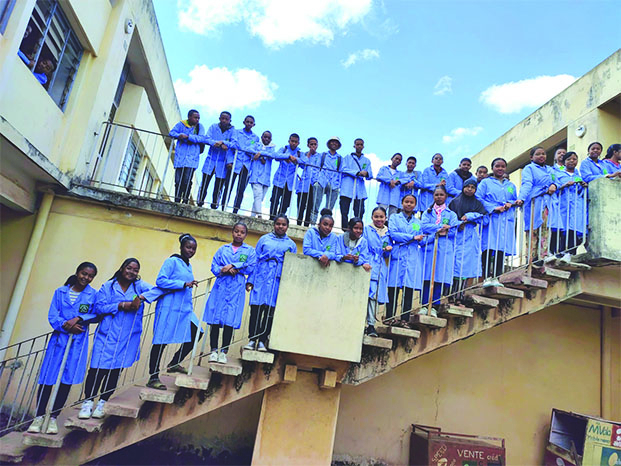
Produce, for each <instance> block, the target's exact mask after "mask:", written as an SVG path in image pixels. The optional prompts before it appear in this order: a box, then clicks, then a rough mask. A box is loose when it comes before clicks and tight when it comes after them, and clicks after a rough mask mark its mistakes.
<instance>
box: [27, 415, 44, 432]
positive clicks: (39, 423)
mask: <svg viewBox="0 0 621 466" xmlns="http://www.w3.org/2000/svg"><path fill="white" fill-rule="evenodd" d="M41 427H43V416H37V417H35V418H34V421H32V424H30V427H28V432H30V433H31V434H40V433H41Z"/></svg>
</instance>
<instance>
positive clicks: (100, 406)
mask: <svg viewBox="0 0 621 466" xmlns="http://www.w3.org/2000/svg"><path fill="white" fill-rule="evenodd" d="M105 406H106V400H99V401H98V402H97V406H96V407H95V411H93V416H92V417H94V418H95V419H101V418H103V417H104V416H105V415H106V412H105Z"/></svg>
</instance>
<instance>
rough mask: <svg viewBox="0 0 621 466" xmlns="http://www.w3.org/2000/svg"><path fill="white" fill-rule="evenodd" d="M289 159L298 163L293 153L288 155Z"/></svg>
mask: <svg viewBox="0 0 621 466" xmlns="http://www.w3.org/2000/svg"><path fill="white" fill-rule="evenodd" d="M289 161H290V162H292V163H294V164H296V165H297V163H298V159H297V158H296V157H295V156H293V155H290V156H289Z"/></svg>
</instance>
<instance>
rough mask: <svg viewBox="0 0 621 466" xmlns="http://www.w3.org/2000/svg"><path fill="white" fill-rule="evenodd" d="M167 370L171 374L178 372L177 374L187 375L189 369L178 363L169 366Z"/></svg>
mask: <svg viewBox="0 0 621 466" xmlns="http://www.w3.org/2000/svg"><path fill="white" fill-rule="evenodd" d="M167 372H168V373H169V374H174V373H175V372H176V373H177V374H186V375H187V373H188V370H187V369H186V368H185V367H183V366H182V365H181V364H177V365H175V366H169V367H168V369H167Z"/></svg>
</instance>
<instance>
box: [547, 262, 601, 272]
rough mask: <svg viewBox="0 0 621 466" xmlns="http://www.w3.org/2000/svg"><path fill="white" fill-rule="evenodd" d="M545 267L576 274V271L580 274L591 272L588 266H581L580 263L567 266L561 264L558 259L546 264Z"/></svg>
mask: <svg viewBox="0 0 621 466" xmlns="http://www.w3.org/2000/svg"><path fill="white" fill-rule="evenodd" d="M546 265H547V266H549V267H552V268H555V269H558V270H565V271H569V272H578V271H580V272H581V271H583V270H591V266H590V265H587V264H581V263H580V262H570V263H569V264H568V263H566V262H561V261H560V260H558V259H557V260H555V261H552V262H548V263H547V264H546Z"/></svg>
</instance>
